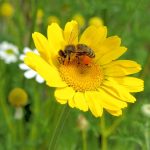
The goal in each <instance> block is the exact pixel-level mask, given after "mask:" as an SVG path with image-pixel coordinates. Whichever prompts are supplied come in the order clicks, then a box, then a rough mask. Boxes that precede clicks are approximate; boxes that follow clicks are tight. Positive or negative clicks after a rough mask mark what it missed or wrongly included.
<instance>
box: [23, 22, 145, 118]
mask: <svg viewBox="0 0 150 150" xmlns="http://www.w3.org/2000/svg"><path fill="white" fill-rule="evenodd" d="M78 32H79V31H78V24H77V22H76V21H71V22H68V23H67V24H66V25H65V28H64V30H62V29H61V28H60V27H59V26H58V24H56V23H52V24H51V25H50V26H48V30H47V36H48V38H46V37H45V36H43V35H42V34H41V33H38V32H35V33H33V35H32V36H33V40H34V43H35V46H36V48H37V49H38V51H39V53H40V56H39V55H36V54H34V53H33V52H28V53H27V54H26V57H25V63H26V64H27V65H28V66H30V67H31V68H32V69H34V70H35V71H37V72H38V74H40V75H41V76H42V77H43V78H44V79H45V81H46V83H47V85H48V86H51V87H56V90H55V97H56V100H57V101H58V102H59V103H61V104H66V103H68V104H69V106H70V107H72V108H73V107H75V108H78V109H80V110H82V111H88V110H90V111H91V112H92V114H93V115H94V116H95V117H99V116H102V114H103V109H105V110H107V111H108V112H109V113H111V114H112V115H115V116H119V115H121V114H122V108H125V107H127V102H129V103H134V102H135V101H136V99H135V97H133V96H132V95H131V94H130V93H132V92H140V91H142V90H143V81H142V80H141V79H138V78H135V77H129V76H127V75H130V74H134V73H137V72H139V71H140V70H141V67H140V65H139V64H137V63H136V62H134V61H130V60H116V59H117V58H119V57H120V56H121V55H122V54H123V53H125V52H126V50H127V48H125V47H124V46H120V45H121V39H120V38H119V37H118V36H111V37H107V28H106V27H104V26H100V27H95V26H89V27H88V28H87V29H86V30H85V31H84V32H83V34H82V35H81V36H80V38H78V34H79V33H78ZM81 44H84V46H83V45H82V46H83V47H84V48H85V47H86V48H87V46H88V51H87V52H86V53H84V52H85V50H83V51H81V50H80V51H79V49H78V48H77V47H79V45H80V46H81ZM68 45H70V46H72V47H75V48H76V49H74V50H73V52H74V53H73V52H72V53H67V52H70V50H66V46H68ZM64 49H65V52H64V51H63V50H64ZM71 50H72V49H71ZM77 52H78V53H77ZM69 54H70V55H69ZM94 54H95V57H94ZM65 56H66V58H65ZM88 56H89V57H88ZM69 58H70V60H69Z"/></svg>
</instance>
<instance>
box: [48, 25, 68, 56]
mask: <svg viewBox="0 0 150 150" xmlns="http://www.w3.org/2000/svg"><path fill="white" fill-rule="evenodd" d="M47 36H48V42H49V44H50V46H51V49H50V50H49V51H50V52H51V55H52V57H53V59H56V57H57V56H58V51H59V50H60V49H62V48H63V47H64V44H65V43H64V38H63V31H62V29H61V28H60V27H59V25H58V24H57V23H52V24H51V25H49V26H48V30H47Z"/></svg>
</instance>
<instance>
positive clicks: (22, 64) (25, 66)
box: [19, 63, 30, 70]
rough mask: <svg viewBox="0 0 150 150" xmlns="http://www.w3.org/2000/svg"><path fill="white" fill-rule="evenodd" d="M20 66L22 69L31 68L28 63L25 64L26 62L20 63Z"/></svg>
mask: <svg viewBox="0 0 150 150" xmlns="http://www.w3.org/2000/svg"><path fill="white" fill-rule="evenodd" d="M19 68H20V69H21V70H29V69H30V68H29V67H28V66H27V65H26V64H24V63H21V64H19Z"/></svg>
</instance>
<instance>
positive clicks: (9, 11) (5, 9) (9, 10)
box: [0, 2, 14, 17]
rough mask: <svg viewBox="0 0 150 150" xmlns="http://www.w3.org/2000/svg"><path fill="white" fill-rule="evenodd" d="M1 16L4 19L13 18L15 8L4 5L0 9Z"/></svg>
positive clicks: (8, 4) (7, 4)
mask: <svg viewBox="0 0 150 150" xmlns="http://www.w3.org/2000/svg"><path fill="white" fill-rule="evenodd" d="M0 11H1V15H2V16H4V17H12V16H13V13H14V8H13V6H12V5H11V4H10V3H7V2H5V3H3V4H2V5H1V8H0Z"/></svg>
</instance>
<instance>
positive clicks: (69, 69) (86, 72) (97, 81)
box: [59, 61, 104, 92]
mask: <svg viewBox="0 0 150 150" xmlns="http://www.w3.org/2000/svg"><path fill="white" fill-rule="evenodd" d="M59 71H60V74H61V77H62V79H63V80H64V81H65V82H66V83H67V84H68V86H71V87H73V89H74V90H75V91H80V92H85V91H91V90H96V89H97V88H98V87H100V85H101V83H102V81H103V78H104V76H103V72H102V70H101V68H100V66H99V65H97V64H94V63H90V65H85V64H78V63H77V62H75V61H73V62H70V63H68V64H66V65H63V64H61V65H60V68H59Z"/></svg>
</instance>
